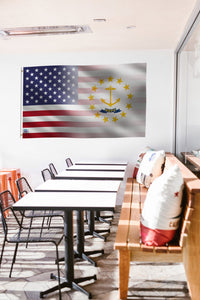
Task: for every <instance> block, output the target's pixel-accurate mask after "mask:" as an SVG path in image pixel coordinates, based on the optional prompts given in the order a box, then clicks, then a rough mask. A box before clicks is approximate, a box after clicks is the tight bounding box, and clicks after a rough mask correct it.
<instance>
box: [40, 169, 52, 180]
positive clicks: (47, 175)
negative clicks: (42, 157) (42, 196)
mask: <svg viewBox="0 0 200 300" xmlns="http://www.w3.org/2000/svg"><path fill="white" fill-rule="evenodd" d="M41 173H42V178H43V180H44V181H47V180H49V179H52V178H53V174H52V173H51V171H50V170H49V169H48V168H46V169H43V170H42V171H41Z"/></svg>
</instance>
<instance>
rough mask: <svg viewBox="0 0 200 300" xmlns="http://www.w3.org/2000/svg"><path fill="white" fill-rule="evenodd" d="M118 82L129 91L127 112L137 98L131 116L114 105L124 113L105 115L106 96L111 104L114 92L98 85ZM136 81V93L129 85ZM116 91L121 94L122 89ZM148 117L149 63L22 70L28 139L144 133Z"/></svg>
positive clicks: (25, 126)
mask: <svg viewBox="0 0 200 300" xmlns="http://www.w3.org/2000/svg"><path fill="white" fill-rule="evenodd" d="M127 71H128V72H127ZM124 74H125V75H126V79H125V81H124V82H123V75H124ZM127 74H128V77H127ZM113 80H115V81H116V82H117V84H118V85H121V84H123V89H124V90H127V95H126V97H125V100H126V102H127V101H128V100H130V101H129V103H125V104H126V107H127V110H131V108H132V106H133V105H132V103H131V101H132V100H133V98H134V110H133V111H132V112H131V114H132V115H131V114H130V113H129V114H127V112H126V111H121V110H120V109H118V110H117V109H113V111H115V112H118V111H119V112H120V114H118V115H117V114H116V113H115V115H114V114H113V113H112V114H111V117H112V118H110V119H109V118H108V115H109V114H108V113H107V114H105V115H103V113H100V111H103V110H105V104H104V106H103V107H102V105H103V103H102V101H101V99H106V101H105V102H106V103H107V99H108V97H109V91H106V89H107V88H105V89H104V88H99V86H98V83H99V84H100V85H101V84H102V83H104V85H105V83H106V82H108V83H109V84H111V82H112V81H113ZM133 82H134V97H133V93H132V91H131V90H130V89H129V86H131V85H132V86H133ZM105 87H106V85H105ZM113 93H114V92H113ZM116 93H120V92H119V91H118V89H117V90H116ZM113 95H114V94H113ZM114 96H116V97H117V95H114ZM120 97H121V98H120V99H121V100H122V101H121V103H123V99H122V95H120ZM125 100H124V101H125ZM102 108H103V110H102ZM107 111H108V110H107ZM110 111H111V110H110ZM145 115H146V65H145V64H132V65H119V66H65V65H61V66H36V67H24V68H23V122H22V123H23V125H22V126H23V133H22V137H23V138H44V137H73V138H90V137H123V136H144V134H145ZM128 116H129V118H128ZM130 116H131V117H130ZM134 116H135V118H133V117H134ZM105 120H106V121H105ZM122 121H123V123H120V122H122Z"/></svg>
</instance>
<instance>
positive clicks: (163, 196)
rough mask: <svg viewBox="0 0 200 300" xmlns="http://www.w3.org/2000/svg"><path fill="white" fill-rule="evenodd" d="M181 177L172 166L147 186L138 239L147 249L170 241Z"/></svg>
mask: <svg viewBox="0 0 200 300" xmlns="http://www.w3.org/2000/svg"><path fill="white" fill-rule="evenodd" d="M182 188H183V178H182V174H181V171H180V169H179V167H178V165H174V166H173V167H171V168H170V169H168V170H167V171H165V172H164V173H163V174H162V175H161V176H160V177H158V178H156V179H155V180H154V182H153V183H152V184H151V186H150V188H149V190H148V192H147V197H146V199H145V202H144V206H143V209H142V215H141V238H142V242H143V243H144V244H145V245H148V246H162V245H165V244H166V243H168V242H169V241H170V240H172V239H173V237H174V235H175V232H176V230H177V228H178V226H179V221H180V217H181V211H182V207H181V201H182Z"/></svg>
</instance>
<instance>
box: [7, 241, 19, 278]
mask: <svg viewBox="0 0 200 300" xmlns="http://www.w3.org/2000/svg"><path fill="white" fill-rule="evenodd" d="M18 245H19V244H18V243H16V245H15V252H14V255H13V260H12V264H11V267H10V274H9V278H10V277H11V274H12V270H13V265H14V263H15V260H16V255H17V249H18Z"/></svg>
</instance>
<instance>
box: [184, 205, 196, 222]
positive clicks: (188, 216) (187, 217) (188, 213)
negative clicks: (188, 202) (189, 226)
mask: <svg viewBox="0 0 200 300" xmlns="http://www.w3.org/2000/svg"><path fill="white" fill-rule="evenodd" d="M193 212H194V208H191V207H188V206H187V207H186V209H185V215H184V219H185V220H186V221H190V220H191V218H192V214H193Z"/></svg>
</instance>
